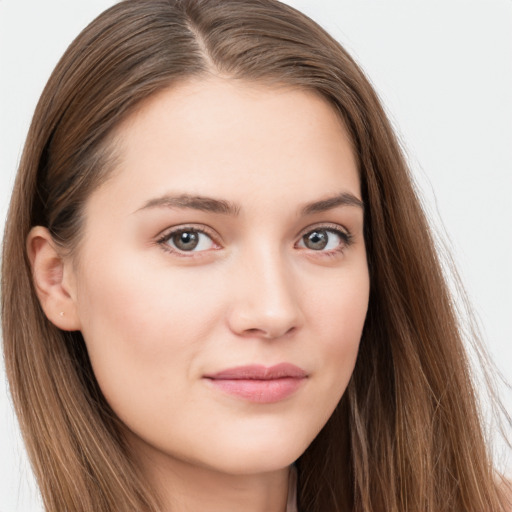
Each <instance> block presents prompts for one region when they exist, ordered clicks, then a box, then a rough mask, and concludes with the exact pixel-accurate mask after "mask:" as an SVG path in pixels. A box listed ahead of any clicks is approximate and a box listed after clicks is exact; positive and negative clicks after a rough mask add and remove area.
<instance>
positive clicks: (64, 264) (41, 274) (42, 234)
mask: <svg viewBox="0 0 512 512" xmlns="http://www.w3.org/2000/svg"><path fill="white" fill-rule="evenodd" d="M27 253H28V258H29V261H30V266H31V267H32V279H33V280H34V287H35V290H36V293H37V297H38V298H39V302H40V303H41V307H42V308H43V311H44V313H45V314H46V316H47V318H48V320H50V322H52V323H53V324H54V325H56V326H57V327H58V328H59V329H62V330H63V331H78V330H80V327H81V326H80V319H79V316H78V312H77V304H76V286H75V284H74V271H73V267H72V263H71V261H70V259H69V258H64V256H63V255H62V254H61V251H59V250H58V248H57V246H56V244H55V243H54V241H53V238H52V236H51V234H50V232H49V231H48V230H47V229H46V228H43V227H41V226H36V227H34V228H32V229H31V231H30V233H29V234H28V237H27Z"/></svg>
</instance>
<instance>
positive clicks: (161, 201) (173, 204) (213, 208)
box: [137, 194, 240, 216]
mask: <svg viewBox="0 0 512 512" xmlns="http://www.w3.org/2000/svg"><path fill="white" fill-rule="evenodd" d="M151 208H187V209H191V210H200V211H203V212H210V213H221V214H224V215H232V216H236V215H238V213H239V212H240V207H239V206H238V205H236V204H234V203H232V202H230V201H225V200H224V199H214V198H213V197H205V196H194V195H189V194H180V195H177V196H170V195H164V196H162V197H157V198H155V199H150V200H149V201H148V202H147V203H145V204H144V206H142V208H139V209H138V210H137V211H140V210H146V209H151Z"/></svg>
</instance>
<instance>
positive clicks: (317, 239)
mask: <svg viewBox="0 0 512 512" xmlns="http://www.w3.org/2000/svg"><path fill="white" fill-rule="evenodd" d="M302 240H303V241H304V245H305V246H306V247H307V248H308V249H312V250H313V251H321V250H322V249H325V248H326V247H327V244H328V242H329V234H328V233H327V231H326V230H325V229H318V230H315V231H311V233H307V234H306V235H304V236H303V237H302Z"/></svg>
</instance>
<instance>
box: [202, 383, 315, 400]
mask: <svg viewBox="0 0 512 512" xmlns="http://www.w3.org/2000/svg"><path fill="white" fill-rule="evenodd" d="M208 380H209V381H210V383H211V384H212V385H213V386H214V387H215V388H217V389H219V390H221V391H223V392H225V393H227V394H229V395H234V396H237V397H239V398H242V399H244V400H247V401H249V402H255V403H260V404H271V403H275V402H280V401H281V400H284V399H285V398H288V397H289V396H291V395H293V394H294V393H295V392H296V391H297V390H298V389H299V387H300V386H301V384H302V383H303V381H304V380H305V378H296V377H283V378H279V379H265V380H263V379H262V380H258V379H208Z"/></svg>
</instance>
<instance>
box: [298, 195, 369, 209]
mask: <svg viewBox="0 0 512 512" xmlns="http://www.w3.org/2000/svg"><path fill="white" fill-rule="evenodd" d="M339 206H356V207H358V208H361V209H362V210H363V211H364V203H363V202H362V201H361V199H358V198H357V197H356V196H355V195H354V194H351V193H350V192H342V193H341V194H338V195H336V196H333V197H328V198H327V199H321V200H320V201H314V202H312V203H308V204H306V205H304V206H303V207H302V215H311V214H313V213H322V212H326V211H328V210H332V209H334V208H337V207H339Z"/></svg>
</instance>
